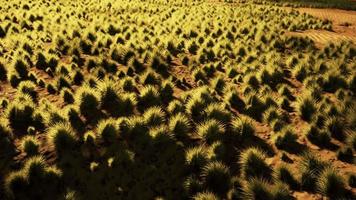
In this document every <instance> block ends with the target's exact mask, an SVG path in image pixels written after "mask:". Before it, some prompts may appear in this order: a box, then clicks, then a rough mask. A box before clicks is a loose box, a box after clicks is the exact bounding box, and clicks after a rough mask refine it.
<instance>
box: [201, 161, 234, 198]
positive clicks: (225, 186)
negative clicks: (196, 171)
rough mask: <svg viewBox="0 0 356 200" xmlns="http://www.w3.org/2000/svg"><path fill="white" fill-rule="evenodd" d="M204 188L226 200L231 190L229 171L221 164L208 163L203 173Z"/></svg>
mask: <svg viewBox="0 0 356 200" xmlns="http://www.w3.org/2000/svg"><path fill="white" fill-rule="evenodd" d="M202 178H203V184H204V186H205V187H206V188H207V189H208V190H209V191H212V192H213V193H215V194H217V195H219V196H220V197H222V198H224V197H225V196H226V194H227V192H228V191H229V189H230V188H231V183H230V181H231V180H230V172H229V169H228V168H227V167H226V166H225V165H224V164H222V163H220V162H216V161H214V162H211V163H208V164H207V165H206V166H205V167H204V169H203V172H202Z"/></svg>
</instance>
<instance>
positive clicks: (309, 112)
mask: <svg viewBox="0 0 356 200" xmlns="http://www.w3.org/2000/svg"><path fill="white" fill-rule="evenodd" d="M297 111H298V113H299V115H300V117H301V118H302V119H303V120H305V121H307V122H309V121H311V120H312V118H313V117H314V114H315V112H316V111H317V103H316V101H315V100H314V99H313V98H312V97H310V96H304V97H302V98H300V99H299V100H298V104H297Z"/></svg>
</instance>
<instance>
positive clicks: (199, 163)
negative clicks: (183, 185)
mask: <svg viewBox="0 0 356 200" xmlns="http://www.w3.org/2000/svg"><path fill="white" fill-rule="evenodd" d="M185 157H186V163H187V165H188V168H189V170H190V171H191V172H192V173H195V174H199V173H200V172H201V170H202V169H203V168H204V167H205V165H207V163H208V162H209V159H210V156H209V152H208V151H207V149H206V148H205V147H204V146H198V147H192V148H190V149H188V150H187V151H186V153H185Z"/></svg>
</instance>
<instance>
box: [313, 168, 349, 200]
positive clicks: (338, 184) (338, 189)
mask: <svg viewBox="0 0 356 200" xmlns="http://www.w3.org/2000/svg"><path fill="white" fill-rule="evenodd" d="M316 188H317V191H318V192H319V193H321V194H322V195H325V196H327V197H329V198H331V199H338V198H344V195H345V191H346V183H345V181H344V179H343V177H342V176H340V175H339V174H338V172H337V170H336V169H334V168H332V167H327V168H325V169H323V170H322V172H321V173H320V175H319V177H318V180H317V183H316Z"/></svg>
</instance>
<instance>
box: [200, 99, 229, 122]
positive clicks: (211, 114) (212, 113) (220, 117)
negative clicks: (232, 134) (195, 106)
mask: <svg viewBox="0 0 356 200" xmlns="http://www.w3.org/2000/svg"><path fill="white" fill-rule="evenodd" d="M204 112H205V115H206V116H207V118H209V119H215V120H217V121H219V122H221V123H223V124H228V123H229V122H230V120H231V113H230V112H228V111H227V110H226V109H225V106H224V104H219V103H212V104H210V105H208V107H206V109H205V110H204Z"/></svg>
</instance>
